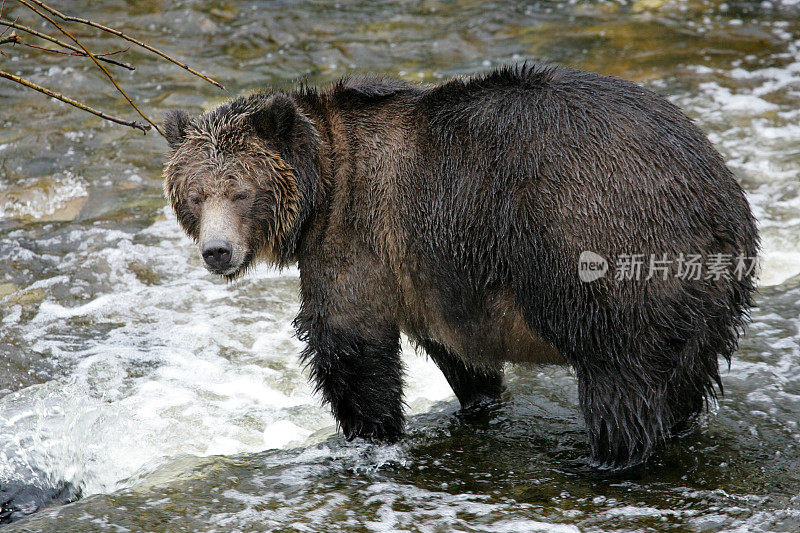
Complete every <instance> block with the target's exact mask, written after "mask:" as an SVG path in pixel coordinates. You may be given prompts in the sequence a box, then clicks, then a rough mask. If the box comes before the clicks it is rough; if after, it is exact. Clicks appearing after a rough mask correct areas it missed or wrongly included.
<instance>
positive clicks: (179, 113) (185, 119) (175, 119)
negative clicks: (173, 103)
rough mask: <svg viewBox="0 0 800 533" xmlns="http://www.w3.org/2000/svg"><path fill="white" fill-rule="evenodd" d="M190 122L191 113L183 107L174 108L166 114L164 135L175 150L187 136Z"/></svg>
mask: <svg viewBox="0 0 800 533" xmlns="http://www.w3.org/2000/svg"><path fill="white" fill-rule="evenodd" d="M189 122H191V120H190V119H189V114H188V113H186V111H184V110H183V109H173V110H171V111H167V114H166V115H164V137H166V138H167V142H168V143H169V147H170V148H172V149H173V150H177V149H178V147H179V146H180V145H181V143H183V140H184V139H185V138H186V129H187V127H188V126H189Z"/></svg>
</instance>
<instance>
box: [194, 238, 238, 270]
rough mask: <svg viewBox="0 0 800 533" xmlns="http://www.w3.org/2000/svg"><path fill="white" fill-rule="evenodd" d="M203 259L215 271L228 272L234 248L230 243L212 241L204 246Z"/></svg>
mask: <svg viewBox="0 0 800 533" xmlns="http://www.w3.org/2000/svg"><path fill="white" fill-rule="evenodd" d="M202 253H203V259H205V261H206V264H207V265H208V266H209V267H211V268H212V269H214V270H227V269H228V267H229V266H230V264H231V255H232V253H233V246H232V245H231V243H229V242H228V241H221V240H211V241H208V242H206V243H204V244H203V252H202Z"/></svg>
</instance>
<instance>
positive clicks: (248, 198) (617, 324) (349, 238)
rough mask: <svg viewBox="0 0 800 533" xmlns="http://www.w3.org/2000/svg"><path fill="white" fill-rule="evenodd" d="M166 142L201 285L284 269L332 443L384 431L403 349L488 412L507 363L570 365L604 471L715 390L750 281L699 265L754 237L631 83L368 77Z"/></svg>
mask: <svg viewBox="0 0 800 533" xmlns="http://www.w3.org/2000/svg"><path fill="white" fill-rule="evenodd" d="M165 131H166V136H167V139H168V141H169V145H170V147H171V149H172V152H171V154H170V156H169V160H168V162H167V164H166V168H165V171H164V178H165V191H166V197H167V199H168V200H169V202H170V203H171V204H172V207H173V208H174V210H175V213H176V215H177V217H178V220H179V222H180V224H181V226H182V227H183V228H184V229H185V230H186V232H187V233H188V235H189V236H191V237H192V238H193V239H194V240H195V241H197V242H198V243H199V247H200V252H201V254H202V256H203V258H204V260H205V262H206V265H207V267H208V269H209V270H210V271H211V272H213V273H215V274H219V275H221V276H225V277H227V278H228V279H233V278H235V277H236V276H239V275H241V274H242V273H243V272H244V271H245V270H246V269H247V268H248V267H249V266H250V265H252V264H253V263H254V262H256V261H259V260H266V261H269V262H271V263H273V264H276V265H279V266H284V265H288V264H291V263H297V264H298V266H299V270H300V280H301V309H300V312H299V314H298V316H297V318H296V320H295V326H296V329H297V332H298V335H299V337H300V339H302V340H303V341H304V342H305V343H306V344H307V345H306V348H305V350H304V352H303V354H302V357H303V359H304V360H305V361H306V362H307V364H308V365H309V367H310V372H311V376H312V378H313V380H314V381H315V384H316V388H317V389H318V390H319V391H320V392H321V394H322V396H323V398H324V400H325V401H326V402H328V403H329V404H330V407H331V409H332V412H333V415H334V416H335V418H336V420H337V422H338V424H339V425H340V427H341V429H342V431H343V432H344V434H345V436H346V437H347V438H348V439H350V438H354V437H363V438H367V439H376V440H388V441H391V440H393V439H397V438H398V437H399V436H400V435H401V433H402V431H403V401H402V396H403V369H402V364H401V360H400V333H401V332H404V333H406V334H407V335H408V337H409V338H410V339H411V340H412V341H413V342H415V343H416V344H417V345H418V346H420V347H422V348H423V349H424V350H425V351H426V352H427V353H428V355H429V356H430V357H431V358H432V359H433V361H434V362H435V363H436V364H437V365H438V366H439V368H440V369H441V370H442V372H443V373H444V375H445V376H446V378H447V380H448V382H449V383H450V385H451V386H452V388H453V391H454V392H455V394H456V396H457V397H458V399H459V401H460V402H461V405H462V406H463V407H464V408H470V407H472V406H476V405H480V404H481V403H483V402H486V401H491V400H494V399H496V398H498V396H499V395H500V394H501V392H502V391H503V374H502V365H503V363H504V362H507V361H510V362H514V363H563V364H568V365H570V366H571V367H572V368H573V369H574V371H575V372H576V375H577V380H578V387H579V398H580V404H581V408H582V410H583V414H584V417H585V420H586V426H587V430H588V436H589V441H590V446H591V453H592V457H593V458H594V460H595V463H596V464H597V465H598V466H600V467H604V468H622V467H629V466H632V465H636V464H639V463H641V462H642V461H644V460H645V459H647V457H648V456H650V455H651V454H652V452H653V449H654V446H656V445H657V444H658V443H660V442H663V441H664V440H665V439H667V438H669V437H670V436H673V435H675V434H676V432H677V431H679V430H680V429H681V428H685V427H686V424H687V422H689V421H691V420H692V418H693V417H694V416H695V415H696V414H697V413H699V412H701V411H702V409H703V408H704V406H705V405H706V404H707V403H708V401H709V399H713V398H714V397H715V394H716V390H715V386H719V388H720V390H721V382H720V376H719V371H718V363H717V360H718V358H719V356H722V357H723V358H724V359H725V360H726V361H728V362H729V361H730V357H731V353H732V352H733V351H734V349H735V348H736V346H737V342H738V337H739V334H740V333H741V330H742V328H743V326H744V323H745V321H746V318H747V312H748V308H749V306H750V305H751V300H752V293H753V291H754V283H755V282H754V274H753V269H752V268H747V269H739V268H737V269H735V271H734V268H732V266H731V268H720V266H719V261H718V259H719V258H720V257H723V258H727V259H728V263H730V264H731V265H732V262H733V258H738V260H739V261H741V260H742V258H747V259H749V260H750V261H752V260H753V258H755V256H756V253H757V248H758V236H757V233H756V226H755V221H754V218H753V215H752V214H751V211H750V208H749V205H748V203H747V200H746V199H745V196H744V193H743V191H742V189H741V187H740V186H739V184H738V183H737V181H736V179H735V178H734V176H733V174H732V173H731V172H730V170H729V169H728V168H727V167H726V166H725V163H724V161H723V159H722V157H721V156H720V155H719V153H717V151H716V150H715V149H714V148H713V147H712V145H711V143H710V142H709V141H708V140H707V138H706V137H705V135H704V134H703V133H702V132H701V131H700V129H698V128H697V127H696V126H695V125H694V124H693V123H692V121H691V120H690V119H689V118H687V117H686V116H685V115H684V114H683V113H681V111H680V110H679V109H678V108H677V107H675V106H674V105H672V104H671V103H670V102H668V101H667V100H666V99H664V98H662V97H661V96H658V95H656V94H655V93H653V92H651V91H649V90H647V89H644V88H642V87H640V86H638V85H636V84H634V83H631V82H628V81H624V80H620V79H616V78H612V77H606V76H600V75H597V74H592V73H588V72H583V71H579V70H573V69H569V68H562V67H552V66H540V65H531V64H527V65H522V66H509V67H504V68H500V69H498V70H495V71H492V72H489V73H487V74H484V75H477V76H472V77H466V78H455V79H452V80H450V81H447V82H445V83H442V84H440V85H416V84H410V83H405V82H402V81H397V80H389V79H382V78H373V77H365V78H360V79H343V80H341V81H339V82H338V83H335V84H333V85H332V86H330V87H328V88H325V89H316V88H312V87H308V86H300V87H299V88H296V89H293V90H290V91H277V90H269V91H265V92H261V93H258V94H254V95H251V96H246V97H241V98H237V99H235V100H233V101H230V102H228V103H225V104H223V105H221V106H219V107H217V108H216V109H214V110H212V111H209V112H208V113H205V114H203V115H201V116H199V117H197V118H194V119H191V118H189V116H188V115H187V114H186V113H185V112H183V111H172V112H170V113H169V114H168V115H167V118H166V121H165ZM654 257H655V258H656V262H655V263H654V261H653V259H652V258H654ZM690 257H691V258H692V259H691V260H687V258H690ZM587 258H588V259H587ZM636 260H638V262H637V261H636ZM692 262H693V264H694V265H695V266H697V265H698V264H700V266H701V267H702V266H707V265H708V263H709V262H715V263H716V264H717V267H716V268H711V267H707V268H706V269H705V270H702V271H701V272H700V275H697V276H694V275H693V276H688V277H687V276H686V275H685V274H686V269H687V265H690V264H692ZM648 263H649V266H650V267H652V266H653V264H656V265H657V267H658V268H657V270H656V272H655V274H653V272H652V269H651V271H650V272H649V273H647V272H646V270H647V267H648ZM626 265H627V266H633V267H637V268H638V270H637V268H622V267H625V266H626ZM592 268H594V269H595V270H592ZM615 268H616V271H615V272H614V271H613V270H614V269H615ZM587 269H588V270H587ZM637 272H639V273H640V274H641V275H634V274H637ZM587 273H588V274H589V275H585V274H587ZM682 273H683V275H682ZM645 274H647V275H645Z"/></svg>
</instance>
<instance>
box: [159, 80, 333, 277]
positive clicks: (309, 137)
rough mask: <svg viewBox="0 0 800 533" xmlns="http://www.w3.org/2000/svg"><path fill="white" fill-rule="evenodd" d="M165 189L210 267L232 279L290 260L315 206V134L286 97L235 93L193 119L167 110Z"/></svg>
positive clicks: (180, 112) (180, 220)
mask: <svg viewBox="0 0 800 533" xmlns="http://www.w3.org/2000/svg"><path fill="white" fill-rule="evenodd" d="M164 132H165V136H166V138H167V141H168V143H169V146H170V148H171V153H170V155H169V159H168V161H167V164H166V166H165V168H164V192H165V195H166V198H167V200H168V201H169V203H170V204H171V205H172V208H173V209H174V211H175V214H176V215H177V217H178V221H179V222H180V225H181V226H182V227H183V229H184V230H185V231H186V233H187V234H188V235H189V236H190V237H191V238H192V239H194V241H195V242H197V244H198V245H199V248H200V254H201V255H202V257H203V260H204V262H205V264H206V267H207V268H208V270H210V271H211V272H213V273H214V274H219V275H221V276H225V277H226V278H228V279H234V278H235V277H237V276H238V275H240V274H241V273H243V272H244V271H245V270H246V269H247V268H248V267H249V266H250V265H252V264H253V263H254V262H255V261H258V260H266V261H269V262H272V263H274V264H277V265H285V264H287V263H289V262H291V261H292V260H293V254H294V252H295V250H296V247H297V242H298V239H299V236H300V230H301V227H302V225H303V222H304V221H305V220H306V219H307V218H308V215H309V213H310V212H311V210H312V208H313V201H314V198H315V195H316V194H315V193H316V187H317V181H318V171H317V168H318V167H317V146H318V144H319V138H318V135H317V132H316V130H315V128H314V126H313V124H312V123H311V121H310V120H309V118H308V117H307V116H306V115H305V114H304V113H303V112H302V111H301V110H300V108H299V107H298V106H297V104H296V103H295V101H294V100H293V99H292V97H291V96H289V95H286V94H282V93H278V94H264V93H261V94H255V95H252V96H247V97H241V98H238V99H236V100H233V101H231V102H228V103H226V104H223V105H221V106H219V107H217V108H216V109H214V110H212V111H209V112H207V113H205V114H203V115H201V116H199V117H197V118H195V119H190V118H189V116H188V115H187V113H186V112H185V111H181V110H177V111H171V112H169V113H168V114H167V116H166V118H165V121H164Z"/></svg>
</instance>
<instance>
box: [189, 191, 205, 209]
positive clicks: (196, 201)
mask: <svg viewBox="0 0 800 533" xmlns="http://www.w3.org/2000/svg"><path fill="white" fill-rule="evenodd" d="M200 202H202V199H201V198H200V195H198V194H193V195H191V196H190V197H189V203H190V204H192V205H194V206H198V205H200Z"/></svg>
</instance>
